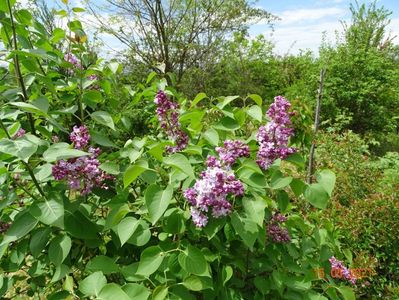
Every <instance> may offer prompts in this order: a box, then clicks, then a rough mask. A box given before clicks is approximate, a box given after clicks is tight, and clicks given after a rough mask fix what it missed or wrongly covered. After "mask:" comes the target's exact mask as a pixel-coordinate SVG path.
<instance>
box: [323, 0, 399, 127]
mask: <svg viewBox="0 0 399 300" xmlns="http://www.w3.org/2000/svg"><path fill="white" fill-rule="evenodd" d="M351 12H352V23H351V24H350V25H346V30H345V39H344V40H343V41H338V42H337V46H336V47H331V46H327V45H324V46H323V47H322V49H321V52H320V59H321V62H322V64H323V65H325V66H326V67H327V76H326V81H325V93H324V98H325V100H324V102H325V104H326V107H325V108H324V109H323V110H322V115H323V118H324V120H328V119H332V120H334V122H335V120H336V119H337V117H338V116H340V115H345V116H347V117H350V118H351V119H350V121H349V123H348V124H347V126H346V127H345V128H346V129H351V130H353V131H355V132H357V133H366V132H368V131H375V132H379V131H386V132H391V131H393V130H395V128H396V127H397V122H396V121H395V120H394V117H395V116H397V114H398V110H397V105H396V104H395V103H396V99H397V98H398V96H399V90H398V89H397V85H396V84H395V82H397V80H398V75H399V73H398V72H397V70H398V65H397V59H396V58H395V57H396V55H395V53H396V51H397V50H396V49H395V46H394V45H393V44H392V42H391V41H390V40H389V39H386V40H384V38H386V37H385V32H386V26H387V24H388V23H389V15H390V13H389V11H387V10H386V9H384V8H377V7H376V4H375V2H374V3H371V4H369V6H368V7H366V4H362V5H360V6H357V7H354V6H352V7H351Z"/></svg>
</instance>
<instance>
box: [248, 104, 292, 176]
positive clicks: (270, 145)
mask: <svg viewBox="0 0 399 300" xmlns="http://www.w3.org/2000/svg"><path fill="white" fill-rule="evenodd" d="M290 106H291V104H290V103H289V102H288V100H286V99H285V98H284V97H282V96H277V97H275V98H274V102H273V103H272V104H271V105H270V107H269V110H268V111H267V116H268V117H269V118H270V121H269V122H268V123H267V124H266V125H265V126H262V127H260V128H259V131H258V133H257V135H256V139H257V141H258V143H259V150H258V153H257V160H256V162H257V163H258V165H259V166H260V167H261V168H262V169H267V168H269V167H270V165H271V164H272V163H273V162H274V161H275V160H276V159H278V158H281V159H284V158H286V157H287V156H288V155H290V154H292V153H295V152H296V149H295V148H292V147H288V140H289V138H290V137H291V136H292V135H293V134H294V130H293V128H292V127H291V120H290V113H289V112H288V109H289V108H290Z"/></svg>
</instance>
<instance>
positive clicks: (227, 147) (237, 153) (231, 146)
mask: <svg viewBox="0 0 399 300" xmlns="http://www.w3.org/2000/svg"><path fill="white" fill-rule="evenodd" d="M216 151H217V152H218V154H219V157H220V160H221V161H222V162H223V163H224V164H225V165H226V166H231V165H232V164H234V163H235V161H236V160H237V158H239V157H248V156H249V147H248V145H246V144H244V143H243V142H241V141H238V140H236V141H232V140H226V141H225V142H224V144H223V147H216Z"/></svg>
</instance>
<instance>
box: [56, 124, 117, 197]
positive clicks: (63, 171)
mask: <svg viewBox="0 0 399 300" xmlns="http://www.w3.org/2000/svg"><path fill="white" fill-rule="evenodd" d="M69 138H70V140H71V142H73V145H74V148H75V149H78V150H85V149H86V148H87V145H88V144H89V140H90V135H89V131H88V129H87V127H86V126H80V127H78V126H74V127H73V131H72V133H71V134H70V136H69ZM88 152H89V153H90V155H88V156H81V157H78V158H70V159H68V160H66V161H65V160H59V161H57V163H56V164H55V165H54V166H53V168H52V174H53V176H54V178H55V179H56V180H63V179H66V180H67V181H68V185H69V187H70V188H71V189H73V190H79V191H80V193H81V194H82V195H86V194H88V193H90V192H91V190H92V189H93V187H96V186H97V187H101V188H103V189H107V188H108V187H107V186H106V185H105V180H108V179H113V177H112V176H111V175H108V174H106V173H105V172H104V171H102V170H101V169H100V168H99V167H100V162H99V161H98V159H97V157H98V156H99V155H100V153H101V150H100V149H99V148H93V147H89V148H88Z"/></svg>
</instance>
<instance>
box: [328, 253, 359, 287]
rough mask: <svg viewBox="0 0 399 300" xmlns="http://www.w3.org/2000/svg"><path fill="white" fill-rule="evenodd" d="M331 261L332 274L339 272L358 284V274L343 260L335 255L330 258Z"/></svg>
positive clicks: (346, 278)
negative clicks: (347, 266) (345, 264)
mask: <svg viewBox="0 0 399 300" xmlns="http://www.w3.org/2000/svg"><path fill="white" fill-rule="evenodd" d="M329 262H330V264H331V274H338V275H339V276H341V277H343V279H345V280H348V281H349V282H350V283H352V284H353V285H355V284H356V279H357V278H356V276H355V275H354V274H353V273H352V272H351V271H350V270H349V269H348V268H346V267H345V266H344V264H343V262H342V261H340V260H337V259H336V258H335V257H334V256H332V257H331V258H330V259H329Z"/></svg>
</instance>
